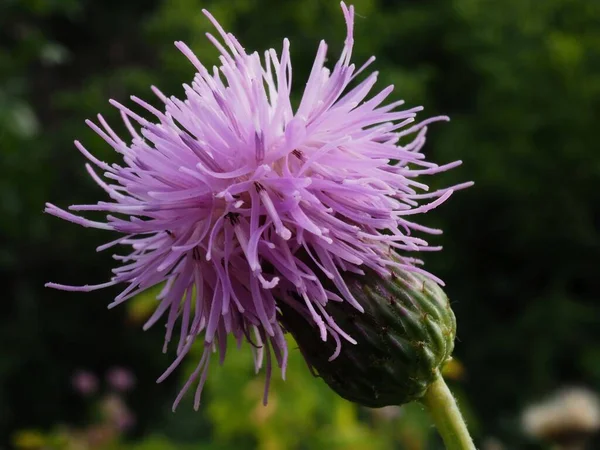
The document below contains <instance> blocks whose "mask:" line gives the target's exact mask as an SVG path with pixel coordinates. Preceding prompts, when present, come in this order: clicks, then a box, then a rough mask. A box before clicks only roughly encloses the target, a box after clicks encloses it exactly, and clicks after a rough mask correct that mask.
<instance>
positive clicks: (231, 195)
mask: <svg viewBox="0 0 600 450" xmlns="http://www.w3.org/2000/svg"><path fill="white" fill-rule="evenodd" d="M341 6H342V10H343V13H344V17H345V21H346V25H347V37H346V41H345V45H344V47H343V50H342V53H341V55H340V57H339V59H338V60H337V62H336V63H335V66H334V67H333V69H331V70H330V69H327V68H325V66H324V63H325V57H326V52H327V45H326V43H325V42H323V41H322V42H321V43H320V45H319V48H318V50H317V54H316V58H315V61H314V64H313V67H312V70H311V73H310V76H309V79H308V82H307V83H306V87H305V90H304V93H303V95H302V100H301V102H300V105H299V106H298V108H297V109H296V110H295V111H294V109H293V108H292V105H291V103H290V92H291V87H292V67H291V62H290V42H289V41H288V40H287V39H284V41H283V48H282V50H281V54H280V55H278V54H277V53H276V51H275V50H273V49H270V50H268V51H266V52H265V53H264V55H263V58H261V56H260V55H259V54H258V53H256V52H255V53H251V54H248V53H247V52H246V50H245V49H244V48H243V47H242V46H241V44H240V43H239V42H238V41H237V40H236V38H235V37H234V36H233V35H232V34H230V33H226V32H225V31H224V30H223V29H222V27H221V26H220V25H219V24H218V22H217V21H216V20H215V19H214V18H213V17H212V16H211V15H210V14H209V13H208V12H207V11H204V13H205V15H206V16H207V17H208V18H209V20H210V21H211V22H212V24H213V25H214V26H215V28H216V29H217V31H218V33H219V35H220V40H219V39H217V38H216V37H214V36H213V35H211V34H208V33H207V37H208V39H209V40H210V41H211V42H212V43H213V44H214V45H215V47H216V48H217V49H218V50H219V52H220V54H221V55H220V64H221V66H220V67H213V68H212V70H209V69H207V68H206V67H204V66H203V65H202V63H201V62H200V61H199V60H198V58H197V57H196V56H195V55H194V54H193V53H192V51H191V50H190V49H189V48H188V47H187V46H186V45H185V44H184V43H182V42H177V43H176V44H175V45H176V47H177V48H178V49H179V50H180V51H181V52H182V53H183V54H184V55H185V56H186V57H187V58H188V59H189V60H190V62H191V63H192V64H193V65H194V67H195V68H196V70H197V73H196V75H195V77H194V80H193V81H192V83H191V85H187V84H186V85H184V88H185V95H186V98H185V100H183V101H182V100H179V99H177V98H175V97H167V96H166V95H164V94H163V93H161V92H160V91H159V90H158V89H157V88H155V87H153V88H152V90H153V92H154V93H155V94H156V95H157V96H158V98H159V99H160V100H161V101H162V102H163V103H164V104H165V107H164V109H163V110H158V109H156V108H154V107H153V106H151V105H149V104H148V103H146V102H144V101H143V100H141V99H139V98H136V97H132V100H133V102H135V103H136V104H137V105H139V106H140V107H141V108H142V109H144V110H146V112H149V113H151V114H152V115H153V116H154V117H153V118H152V119H146V118H144V117H142V116H141V115H138V113H136V112H134V111H132V110H131V109H129V108H128V107H126V106H123V105H122V104H120V103H117V102H116V101H114V100H111V101H110V103H111V104H112V105H114V106H115V107H116V108H118V109H119V110H120V112H121V116H122V118H123V121H124V122H125V125H126V126H127V128H128V130H129V132H130V133H131V137H130V138H129V137H128V138H127V140H123V139H122V138H120V137H119V136H117V135H116V134H115V132H114V131H113V130H112V129H111V128H110V126H109V125H108V124H107V123H106V121H105V120H104V119H103V118H102V116H100V115H99V116H98V122H99V124H95V123H93V122H91V121H88V122H87V124H88V125H89V126H90V127H91V128H92V129H93V130H94V131H95V132H96V133H98V134H99V135H100V136H101V137H102V138H103V139H104V140H105V141H106V142H107V143H108V144H109V145H110V146H112V147H113V148H114V149H115V150H116V151H117V152H118V153H120V154H122V156H123V165H116V164H113V165H109V164H106V163H104V162H102V161H100V160H98V159H97V158H95V157H94V156H93V155H91V154H90V153H89V152H88V151H87V150H86V149H85V148H84V146H83V145H82V144H81V143H79V142H77V141H76V142H75V145H76V147H77V148H78V149H79V150H80V151H81V152H82V153H83V154H84V155H85V156H86V157H87V158H88V159H89V161H90V162H91V164H87V165H86V168H87V170H88V172H89V174H90V176H91V177H92V178H93V179H94V181H96V183H98V185H100V186H101V187H102V188H103V189H104V190H105V191H106V192H107V194H108V195H109V197H110V198H111V199H112V201H110V202H98V203H97V204H95V205H74V206H71V207H70V208H69V209H70V210H71V211H106V212H107V216H106V222H98V221H92V220H88V219H86V218H83V217H81V216H79V215H76V214H73V213H70V212H67V211H65V210H63V209H60V208H58V207H56V206H54V205H52V204H48V205H47V207H46V212H48V213H50V214H53V215H55V216H57V217H60V218H62V219H65V220H68V221H71V222H74V223H77V224H79V225H82V226H85V227H93V228H98V229H102V230H110V231H116V232H118V233H121V234H122V235H123V236H122V237H119V238H118V239H117V240H115V241H113V242H110V243H108V244H105V245H102V246H101V247H99V248H98V251H101V250H106V249H108V248H110V247H113V246H115V245H117V244H119V245H123V246H126V247H128V248H130V249H131V250H132V251H131V253H130V254H128V255H126V256H121V255H115V256H114V258H115V259H116V260H117V261H120V262H121V263H122V265H121V267H118V268H116V269H113V272H114V276H113V277H112V279H111V280H110V281H109V282H107V283H103V284H98V285H94V286H87V285H86V286H67V285H62V284H56V283H48V285H47V286H50V287H53V288H57V289H63V290H70V291H92V290H95V289H101V288H105V287H109V286H113V285H117V284H121V283H126V284H127V285H128V286H127V287H126V288H125V289H124V290H123V292H121V293H120V294H119V295H118V296H117V297H116V298H115V300H114V301H113V302H112V303H111V304H110V307H114V306H116V305H119V304H121V303H123V302H125V301H126V300H128V299H130V298H132V297H134V296H135V295H137V294H139V293H140V292H142V291H144V290H145V289H148V288H150V287H152V286H155V285H157V284H160V283H164V287H163V289H162V291H161V293H160V294H159V295H158V297H157V300H158V306H157V309H156V311H155V313H154V314H153V315H152V316H151V317H150V319H149V320H148V322H147V323H146V324H145V326H144V328H145V329H147V328H149V327H151V326H152V325H153V324H155V323H156V322H157V321H158V320H159V319H161V318H162V317H166V336H165V349H166V345H167V344H168V343H169V342H170V341H171V340H172V339H174V338H175V336H174V335H175V334H176V333H177V332H176V324H179V326H178V333H177V334H178V335H179V336H178V338H177V340H178V342H177V357H176V358H175V360H174V361H173V363H172V364H171V366H170V367H169V368H168V369H167V370H166V372H165V373H164V374H163V375H162V376H161V377H160V378H159V380H158V381H161V380H163V379H164V378H165V377H167V376H168V375H169V374H170V373H171V372H172V371H173V370H174V369H175V368H176V367H177V366H178V365H179V364H180V363H181V361H182V360H183V359H184V357H185V356H186V354H187V353H188V352H189V350H190V348H191V346H192V345H193V344H194V342H197V341H201V342H203V344H204V353H203V355H202V357H201V359H200V361H199V362H198V365H197V367H196V368H195V370H194V371H193V373H192V375H191V377H190V378H189V380H188V381H187V383H186V384H185V385H184V387H183V389H182V391H181V393H180V394H179V396H178V397H177V399H176V400H175V404H174V407H175V406H176V405H177V404H178V403H179V402H180V400H181V398H182V396H183V394H184V393H185V391H186V390H188V388H189V387H190V386H191V385H192V384H193V383H196V384H197V389H196V395H195V407H196V408H198V405H199V403H200V394H201V391H202V387H203V385H204V383H205V381H206V377H207V373H208V367H209V363H210V360H211V353H213V352H217V353H218V354H219V359H220V361H221V362H223V360H224V358H225V351H226V348H227V339H228V338H229V337H230V336H231V337H232V338H233V339H235V340H236V341H237V342H238V344H241V343H242V342H243V341H247V342H248V343H250V344H251V345H252V348H253V351H254V355H255V366H256V370H257V371H258V370H259V369H260V368H261V366H262V365H263V360H264V362H265V366H266V378H267V382H266V386H265V401H266V397H267V393H268V386H269V380H270V378H271V372H272V366H273V364H274V363H275V362H276V364H277V366H278V367H279V368H280V369H281V372H282V376H285V369H286V361H287V354H288V349H287V347H286V341H285V339H284V332H283V329H282V326H281V324H280V323H279V321H278V314H279V308H278V305H281V304H282V302H283V303H285V304H286V305H288V306H290V307H292V308H294V309H295V310H296V311H298V312H300V313H301V314H303V315H304V316H305V317H306V318H307V319H308V320H309V321H310V322H311V323H313V324H314V326H315V330H316V331H315V332H317V333H319V334H320V338H321V339H322V340H323V341H325V340H328V339H332V340H333V342H335V343H336V344H337V345H336V351H335V353H334V354H333V355H331V358H332V359H333V358H336V356H337V355H338V354H339V352H340V350H341V348H342V344H343V345H352V344H354V343H355V340H354V339H353V338H352V336H349V335H348V334H347V333H345V332H344V330H342V329H341V328H340V327H339V326H338V325H337V324H336V322H335V321H334V320H333V318H332V317H331V316H330V315H328V314H327V312H326V309H325V305H326V304H327V302H330V301H333V302H348V303H349V304H350V305H353V306H354V307H355V308H356V309H357V310H359V311H361V312H362V310H363V308H362V307H361V306H360V304H359V303H358V302H357V301H356V299H355V298H354V297H353V295H352V294H351V293H350V291H349V289H348V287H347V285H346V283H345V281H344V273H345V272H350V273H355V274H363V273H364V271H363V269H371V270H374V271H375V272H377V273H379V274H381V275H389V274H390V273H391V271H392V270H404V271H410V272H420V273H424V271H423V269H421V268H419V267H418V266H419V264H420V261H418V260H417V259H414V258H412V257H408V256H405V253H407V252H413V251H426V250H436V249H438V248H437V247H431V246H429V245H428V244H427V242H425V241H424V240H423V239H421V238H419V237H416V236H413V231H417V232H425V233H430V234H438V233H441V231H439V230H435V229H430V228H427V227H424V226H422V225H418V224H416V223H414V222H411V221H409V216H412V215H416V214H421V213H425V212H427V211H429V210H431V209H433V208H435V207H436V206H438V205H440V204H441V203H443V202H444V201H445V200H447V199H448V197H450V195H451V194H452V192H453V190H456V189H459V188H462V187H466V186H467V185H468V184H469V183H464V184H462V185H459V186H455V187H454V188H451V189H443V190H438V191H435V192H427V190H428V188H427V185H426V184H424V183H423V182H422V181H420V180H419V181H417V178H419V177H421V176H423V175H432V174H436V173H439V172H442V171H445V170H448V169H450V168H453V167H455V166H457V165H459V164H460V161H457V162H454V163H451V164H447V165H444V166H438V165H436V164H433V163H431V162H427V161H425V157H424V155H423V153H421V149H422V147H423V145H424V143H425V135H426V131H427V125H428V124H430V123H432V122H436V121H442V120H448V119H447V117H442V116H440V117H433V118H430V119H427V120H423V121H421V122H415V117H416V115H417V112H418V111H420V110H421V109H422V108H420V107H416V108H411V109H406V110H399V109H398V108H399V107H400V106H401V105H402V104H403V102H402V101H396V102H392V103H388V104H385V105H384V104H383V102H384V101H385V99H386V98H387V97H388V96H389V94H390V93H391V92H392V90H393V87H392V86H389V87H387V88H385V89H384V90H383V91H381V92H379V93H377V94H376V95H374V96H372V97H370V98H367V96H368V95H369V93H370V91H371V89H372V88H373V86H374V84H375V81H376V79H377V73H376V72H373V73H371V74H370V75H368V76H366V77H365V78H364V79H363V80H362V81H361V82H360V83H353V82H354V81H355V80H356V79H357V77H358V76H359V75H361V74H362V73H363V72H364V71H365V69H366V68H367V67H368V66H369V65H370V64H371V63H372V62H373V61H374V59H375V58H373V57H372V58H370V59H369V60H368V61H366V63H364V64H363V65H362V66H361V67H360V68H358V69H357V68H356V67H355V65H354V64H352V63H351V62H350V59H351V54H352V48H353V42H354V41H353V25H354V8H353V7H352V6H350V7H347V6H346V5H345V4H344V3H342V4H341ZM351 83H352V85H353V86H354V87H352V88H349V86H350V85H351ZM411 137H412V139H410V138H411ZM403 138H404V139H403ZM401 139H402V142H403V143H404V144H403V145H401V144H400V143H399V142H400V140H401ZM407 140H408V141H407ZM405 141H406V142H405ZM98 170H99V171H100V172H101V173H102V174H103V176H104V178H101V176H100V175H99V173H98ZM396 251H400V252H402V254H403V255H399V254H397V253H396ZM431 277H433V276H431ZM433 279H434V280H435V279H436V278H435V277H433ZM438 281H439V280H438ZM344 341H346V342H344ZM273 358H274V360H275V361H273Z"/></svg>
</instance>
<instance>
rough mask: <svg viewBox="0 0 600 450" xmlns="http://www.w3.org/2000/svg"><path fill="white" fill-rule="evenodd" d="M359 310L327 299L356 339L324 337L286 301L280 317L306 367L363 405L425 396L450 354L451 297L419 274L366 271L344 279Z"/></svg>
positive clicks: (330, 310) (335, 315)
mask: <svg viewBox="0 0 600 450" xmlns="http://www.w3.org/2000/svg"><path fill="white" fill-rule="evenodd" d="M346 282H347V284H348V287H349V289H350V291H351V292H352V294H353V295H354V297H355V298H356V300H357V301H358V302H359V303H360V304H361V305H362V306H363V308H364V313H361V312H359V311H357V310H356V309H355V308H353V307H352V306H350V305H349V304H347V303H346V302H343V303H342V302H329V303H328V304H327V307H326V309H327V312H328V313H329V314H331V316H332V317H333V318H334V320H335V321H336V322H337V324H338V325H339V326H340V327H341V328H342V329H343V330H344V331H345V332H347V333H348V334H349V335H350V336H352V337H353V338H354V339H355V340H356V341H357V343H356V345H352V344H350V343H347V342H344V343H343V347H342V350H341V353H340V354H339V356H338V357H337V358H335V359H333V360H331V361H330V357H331V355H332V354H333V353H334V351H335V348H336V343H335V342H334V341H333V339H328V340H327V342H323V341H322V340H320V338H319V333H318V332H315V330H314V327H313V326H312V325H311V324H309V322H307V321H306V320H305V319H304V318H303V317H302V316H301V315H300V314H298V313H297V312H296V311H295V310H293V309H292V308H290V307H289V306H287V307H286V306H283V309H282V322H283V324H284V325H285V327H286V329H287V330H288V331H289V332H291V333H292V335H293V336H294V338H295V339H296V342H297V343H298V345H299V347H300V350H301V352H302V353H303V355H304V357H305V359H306V361H307V363H308V365H309V367H310V368H311V369H313V370H314V371H315V372H316V374H318V376H320V377H321V378H323V380H325V382H326V383H327V384H328V385H329V386H330V387H331V388H332V389H333V390H334V391H335V392H337V393H338V394H339V395H340V396H342V397H344V398H346V399H348V400H350V401H353V402H355V403H358V404H361V405H364V406H368V407H375V408H376V407H382V406H387V405H400V404H403V403H407V402H410V401H412V400H416V399H418V398H420V397H422V396H423V395H424V394H425V391H426V390H427V387H428V386H429V385H430V383H431V382H432V381H433V380H434V377H435V375H436V372H437V370H438V369H439V368H440V367H441V366H442V365H443V364H444V363H445V362H446V361H447V360H448V359H449V358H450V355H451V353H452V350H453V348H454V338H455V336H456V319H455V317H454V313H453V312H452V309H451V308H450V303H449V300H448V297H446V294H445V293H444V291H442V289H441V288H440V287H439V286H438V285H437V284H436V283H435V282H433V281H432V280H430V279H429V278H426V277H425V276H422V275H417V274H412V273H411V274H409V273H406V272H404V273H396V274H394V275H392V277H389V278H387V279H384V278H382V277H381V276H379V275H377V274H374V273H369V274H367V275H365V276H360V277H358V276H354V277H352V278H351V279H348V280H346Z"/></svg>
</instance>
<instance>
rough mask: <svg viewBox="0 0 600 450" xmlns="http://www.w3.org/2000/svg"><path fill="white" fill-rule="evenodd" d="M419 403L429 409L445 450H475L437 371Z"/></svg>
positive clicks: (451, 397)
mask: <svg viewBox="0 0 600 450" xmlns="http://www.w3.org/2000/svg"><path fill="white" fill-rule="evenodd" d="M421 403H423V404H424V405H425V407H426V408H427V409H428V410H429V414H431V417H432V418H433V422H434V423H435V426H436V427H437V429H438V432H439V433H440V435H441V436H442V439H443V440H444V444H445V445H446V449H447V450H476V449H475V445H474V444H473V440H472V439H471V436H470V435H469V431H468V430H467V425H466V423H465V421H464V419H463V417H462V414H461V413H460V410H459V409H458V406H457V404H456V400H455V399H454V396H453V395H452V393H451V392H450V389H448V386H447V385H446V383H445V382H444V379H443V378H442V376H441V375H440V373H439V372H438V373H437V375H436V378H435V381H434V382H433V383H432V384H431V385H430V386H429V389H428V390H427V392H426V393H425V396H424V397H423V398H422V399H421Z"/></svg>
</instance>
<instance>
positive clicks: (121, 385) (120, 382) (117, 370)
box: [106, 367, 135, 392]
mask: <svg viewBox="0 0 600 450" xmlns="http://www.w3.org/2000/svg"><path fill="white" fill-rule="evenodd" d="M106 381H108V384H109V385H110V387H111V388H113V389H114V390H116V391H120V392H127V391H129V390H130V389H131V388H133V386H135V377H134V376H133V373H131V371H130V370H128V369H125V368H123V367H112V368H111V369H109V370H108V372H107V373H106Z"/></svg>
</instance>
